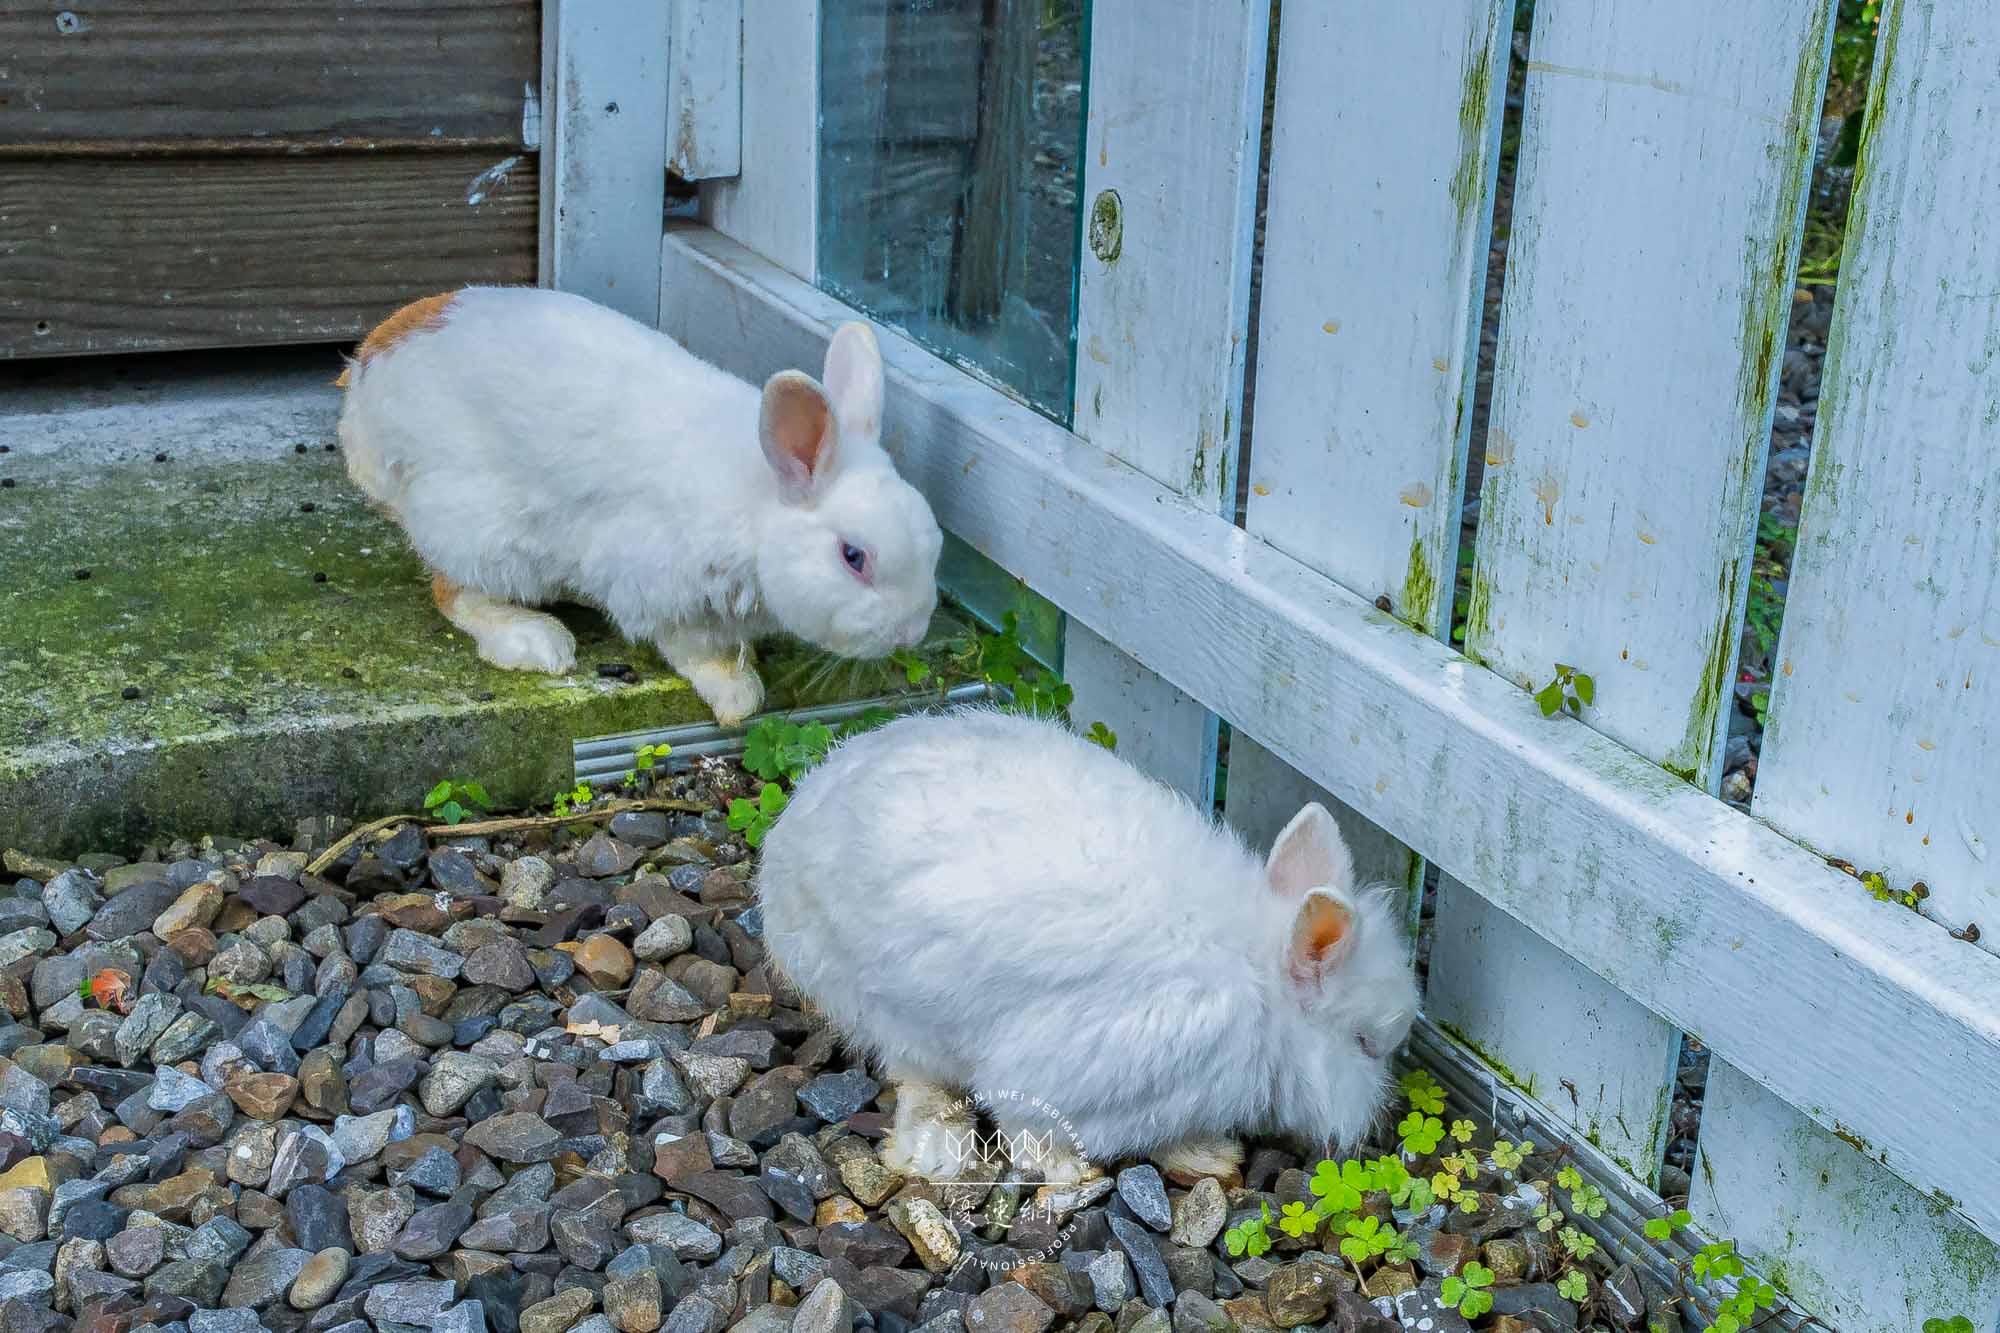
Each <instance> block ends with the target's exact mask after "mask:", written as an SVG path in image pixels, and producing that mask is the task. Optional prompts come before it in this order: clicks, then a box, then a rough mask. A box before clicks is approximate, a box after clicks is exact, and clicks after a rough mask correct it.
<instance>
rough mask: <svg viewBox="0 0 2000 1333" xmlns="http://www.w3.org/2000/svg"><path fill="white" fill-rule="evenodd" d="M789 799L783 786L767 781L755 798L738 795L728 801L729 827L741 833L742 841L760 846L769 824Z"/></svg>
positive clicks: (782, 810) (769, 828) (767, 831)
mask: <svg viewBox="0 0 2000 1333" xmlns="http://www.w3.org/2000/svg"><path fill="white" fill-rule="evenodd" d="M790 801H791V797H789V796H787V795H785V789H784V788H783V787H780V786H779V785H778V784H777V783H775V782H767V783H765V784H764V787H763V790H762V791H759V792H758V793H757V798H756V799H755V800H751V799H749V798H747V797H742V796H738V797H736V798H734V799H733V800H731V801H730V802H729V827H730V828H732V829H735V830H736V831H737V832H739V833H741V834H742V835H743V841H745V842H747V843H749V844H750V845H751V846H752V847H762V846H763V845H764V835H765V834H767V833H769V832H770V831H771V825H772V824H774V823H776V822H777V819H778V816H779V815H781V814H783V813H784V811H785V806H786V805H787V804H789V803H790Z"/></svg>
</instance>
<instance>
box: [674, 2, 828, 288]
mask: <svg viewBox="0 0 2000 1333" xmlns="http://www.w3.org/2000/svg"><path fill="white" fill-rule="evenodd" d="M819 30H820V3H819V0H755V3H753V4H746V5H744V6H743V73H742V86H743V88H744V90H745V91H744V93H743V96H742V102H741V129H740V138H739V145H740V150H739V154H738V158H739V162H738V167H737V175H735V176H734V177H731V178H728V179H724V180H713V181H707V182H705V183H704V184H703V185H702V190H701V217H702V221H704V222H706V223H707V224H708V225H709V226H711V227H713V228H715V229H716V230H717V231H719V232H721V233H722V234H723V235H725V236H727V237H729V238H730V239H731V240H734V241H738V242H741V243H742V244H743V245H746V246H748V247H749V248H750V249H752V250H755V251H756V252H757V253H758V254H760V255H763V256H764V257H765V258H766V259H769V260H770V261H771V262H772V263H774V264H778V265H780V266H782V267H783V268H784V269H785V270H786V271H787V272H789V273H794V274H796V275H798V276H799V277H801V278H804V279H805V280H806V281H807V282H816V281H818V278H819Z"/></svg>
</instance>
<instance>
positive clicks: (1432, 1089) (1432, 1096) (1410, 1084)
mask: <svg viewBox="0 0 2000 1333" xmlns="http://www.w3.org/2000/svg"><path fill="white" fill-rule="evenodd" d="M1401 1082H1402V1088H1403V1095H1404V1096H1405V1097H1407V1098H1408V1099H1409V1102H1410V1109H1411V1110H1413V1111H1422V1112H1423V1113H1424V1114H1425V1115H1442V1114H1444V1089H1443V1088H1442V1087H1440V1086H1439V1085H1438V1081H1437V1080H1436V1079H1434V1078H1432V1077H1431V1076H1430V1075H1429V1074H1428V1073H1426V1072H1424V1071H1423V1070H1421V1069H1413V1070H1411V1071H1410V1072H1409V1073H1407V1074H1405V1075H1403V1077H1402V1080H1401Z"/></svg>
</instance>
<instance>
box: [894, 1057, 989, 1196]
mask: <svg viewBox="0 0 2000 1333" xmlns="http://www.w3.org/2000/svg"><path fill="white" fill-rule="evenodd" d="M978 1155H979V1140H978V1127H977V1126H976V1125H975V1124H974V1122H973V1119H972V1116H971V1115H970V1114H968V1112H967V1111H966V1109H965V1106H964V1103H963V1102H962V1101H961V1099H959V1098H957V1097H956V1096H954V1095H953V1094H952V1092H951V1091H950V1089H948V1088H946V1087H944V1086H943V1085H941V1084H937V1083H926V1082H916V1081H910V1082H899V1083H898V1084H897V1085H896V1119H895V1124H894V1126H893V1127H892V1128H891V1130H890V1132H889V1137H888V1138H887V1139H886V1140H884V1142H883V1144H882V1164H883V1165H884V1166H886V1167H888V1168H889V1169H890V1170H891V1171H894V1172H896V1173H897V1174H899V1175H904V1176H909V1177H911V1178H913V1179H917V1180H928V1181H935V1182H940V1183H941V1182H945V1181H950V1180H956V1179H957V1178H958V1177H960V1176H962V1175H964V1174H965V1172H966V1168H967V1167H969V1166H971V1165H972V1164H973V1162H975V1161H976V1160H977V1159H978Z"/></svg>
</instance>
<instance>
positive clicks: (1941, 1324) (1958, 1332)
mask: <svg viewBox="0 0 2000 1333" xmlns="http://www.w3.org/2000/svg"><path fill="white" fill-rule="evenodd" d="M1924 1333H1973V1329H1972V1321H1971V1320H1970V1319H1967V1318H1966V1317H1965V1316H1964V1315H1962V1314H1955V1315H1953V1316H1952V1317H1951V1318H1949V1319H1926V1320H1924Z"/></svg>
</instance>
